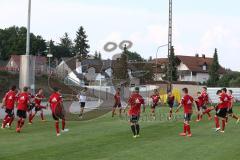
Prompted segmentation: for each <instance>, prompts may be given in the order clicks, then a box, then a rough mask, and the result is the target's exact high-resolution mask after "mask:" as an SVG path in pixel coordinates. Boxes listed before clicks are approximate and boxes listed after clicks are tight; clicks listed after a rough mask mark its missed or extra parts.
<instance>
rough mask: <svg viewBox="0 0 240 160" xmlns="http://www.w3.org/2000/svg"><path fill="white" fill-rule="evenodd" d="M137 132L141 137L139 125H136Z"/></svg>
mask: <svg viewBox="0 0 240 160" xmlns="http://www.w3.org/2000/svg"><path fill="white" fill-rule="evenodd" d="M136 130H137V135H139V132H140V126H139V124H136Z"/></svg>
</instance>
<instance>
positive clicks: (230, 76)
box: [218, 70, 240, 87]
mask: <svg viewBox="0 0 240 160" xmlns="http://www.w3.org/2000/svg"><path fill="white" fill-rule="evenodd" d="M238 77H240V73H239V72H233V71H231V70H226V74H224V75H223V76H222V77H221V78H220V79H219V81H218V86H219V87H230V86H231V85H232V83H233V82H234V80H236V79H238ZM239 87H240V86H239Z"/></svg>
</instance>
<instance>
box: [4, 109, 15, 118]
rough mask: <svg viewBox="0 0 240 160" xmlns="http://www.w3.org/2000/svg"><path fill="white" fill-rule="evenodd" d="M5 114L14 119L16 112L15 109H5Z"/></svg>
mask: <svg viewBox="0 0 240 160" xmlns="http://www.w3.org/2000/svg"><path fill="white" fill-rule="evenodd" d="M5 113H7V115H8V116H9V117H13V116H14V110H13V109H5Z"/></svg>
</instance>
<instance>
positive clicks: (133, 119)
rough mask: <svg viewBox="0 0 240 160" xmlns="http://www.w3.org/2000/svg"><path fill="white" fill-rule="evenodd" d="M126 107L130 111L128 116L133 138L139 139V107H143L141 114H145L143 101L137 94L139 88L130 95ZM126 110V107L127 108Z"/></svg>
mask: <svg viewBox="0 0 240 160" xmlns="http://www.w3.org/2000/svg"><path fill="white" fill-rule="evenodd" d="M128 105H130V106H131V107H130V109H129V111H128V115H129V116H130V126H131V130H132V133H133V138H137V137H139V136H140V135H139V133H140V125H139V123H138V121H139V118H140V114H141V106H142V105H143V107H144V108H143V112H145V105H144V99H143V97H142V96H141V95H140V94H139V88H138V87H136V88H135V91H134V92H133V93H132V95H131V96H130V98H129V100H128ZM127 108H128V107H127Z"/></svg>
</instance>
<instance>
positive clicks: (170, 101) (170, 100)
mask: <svg viewBox="0 0 240 160" xmlns="http://www.w3.org/2000/svg"><path fill="white" fill-rule="evenodd" d="M174 101H175V96H174V95H173V94H172V92H168V97H167V104H168V106H169V108H170V110H169V117H168V119H169V120H170V119H172V113H173V105H174Z"/></svg>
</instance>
